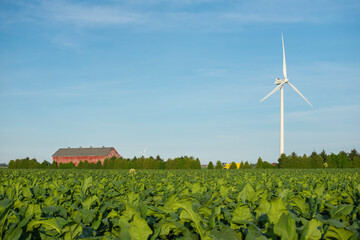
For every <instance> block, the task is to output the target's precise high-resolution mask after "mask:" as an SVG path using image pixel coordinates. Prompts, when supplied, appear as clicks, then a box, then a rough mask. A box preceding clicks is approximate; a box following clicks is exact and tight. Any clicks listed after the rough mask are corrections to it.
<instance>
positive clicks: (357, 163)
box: [352, 156, 360, 168]
mask: <svg viewBox="0 0 360 240" xmlns="http://www.w3.org/2000/svg"><path fill="white" fill-rule="evenodd" d="M352 166H353V167H354V168H360V158H359V157H358V156H355V157H353V160H352Z"/></svg>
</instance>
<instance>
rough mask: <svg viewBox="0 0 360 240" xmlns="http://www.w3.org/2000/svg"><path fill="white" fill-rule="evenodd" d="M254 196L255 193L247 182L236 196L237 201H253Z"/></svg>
mask: <svg viewBox="0 0 360 240" xmlns="http://www.w3.org/2000/svg"><path fill="white" fill-rule="evenodd" d="M255 196H256V194H255V191H254V188H253V187H252V186H251V185H250V184H249V183H246V185H245V186H244V188H243V189H242V190H241V192H240V193H239V195H238V196H237V199H238V202H240V201H242V202H245V200H249V201H253V199H254V198H255Z"/></svg>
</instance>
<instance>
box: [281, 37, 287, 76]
mask: <svg viewBox="0 0 360 240" xmlns="http://www.w3.org/2000/svg"><path fill="white" fill-rule="evenodd" d="M281 39H282V47H283V73H284V77H285V79H287V72H286V61H285V47H284V37H283V35H282V34H281Z"/></svg>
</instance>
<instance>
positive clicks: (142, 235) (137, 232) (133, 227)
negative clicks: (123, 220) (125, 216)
mask: <svg viewBox="0 0 360 240" xmlns="http://www.w3.org/2000/svg"><path fill="white" fill-rule="evenodd" d="M152 233H153V231H152V230H151V229H150V227H149V226H148V224H147V223H146V221H145V220H144V219H143V218H141V217H140V216H139V215H138V214H136V215H135V216H134V220H133V221H132V222H131V223H130V229H129V235H130V237H131V239H132V240H146V239H148V237H149V236H150V234H152Z"/></svg>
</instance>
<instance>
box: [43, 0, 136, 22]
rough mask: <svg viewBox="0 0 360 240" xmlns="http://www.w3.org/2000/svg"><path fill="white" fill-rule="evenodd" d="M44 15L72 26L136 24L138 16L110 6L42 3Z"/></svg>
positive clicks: (55, 2) (57, 2)
mask: <svg viewBox="0 0 360 240" xmlns="http://www.w3.org/2000/svg"><path fill="white" fill-rule="evenodd" d="M42 5H43V8H44V10H45V11H46V15H47V17H49V18H53V19H54V20H56V21H60V22H63V21H64V22H70V23H72V24H79V25H86V24H128V23H132V22H136V21H137V20H138V18H139V16H138V14H135V13H131V12H129V11H126V10H122V9H121V8H116V7H115V8H114V7H111V6H97V5H94V6H93V5H86V4H74V3H66V2H63V1H61V2H60V1H45V2H43V3H42Z"/></svg>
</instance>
